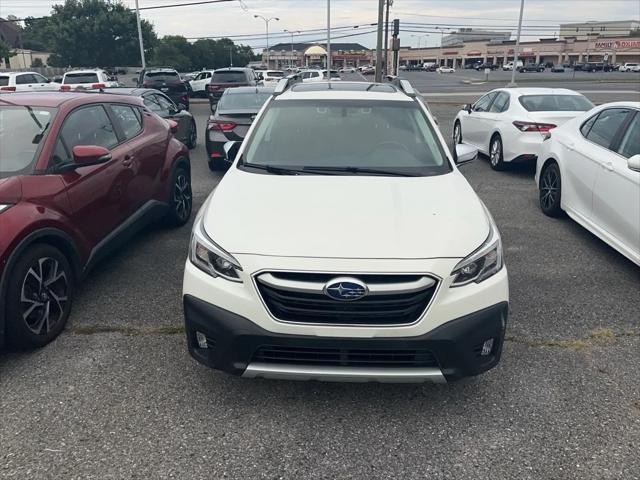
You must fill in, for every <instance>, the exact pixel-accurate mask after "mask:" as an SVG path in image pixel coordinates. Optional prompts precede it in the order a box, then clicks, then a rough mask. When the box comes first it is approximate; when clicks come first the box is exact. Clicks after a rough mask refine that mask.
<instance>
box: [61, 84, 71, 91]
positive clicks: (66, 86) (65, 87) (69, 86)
mask: <svg viewBox="0 0 640 480" xmlns="http://www.w3.org/2000/svg"><path fill="white" fill-rule="evenodd" d="M60 91H61V92H69V91H71V85H60Z"/></svg>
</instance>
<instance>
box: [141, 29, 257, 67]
mask: <svg viewBox="0 0 640 480" xmlns="http://www.w3.org/2000/svg"><path fill="white" fill-rule="evenodd" d="M232 59H233V65H235V66H244V65H246V64H247V63H249V62H250V61H251V60H253V59H254V55H253V50H252V49H251V47H248V46H246V45H236V44H235V43H233V41H232V40H230V39H228V38H221V39H219V40H212V39H202V40H198V41H196V42H195V43H189V42H188V41H187V40H186V39H185V38H184V37H181V36H167V37H163V38H161V39H160V40H159V41H158V45H157V47H156V50H155V52H154V56H153V58H152V60H151V64H152V65H163V66H172V67H174V68H176V69H178V70H183V71H186V70H199V69H203V68H213V69H215V68H222V67H228V66H229V65H230V63H231V60H232Z"/></svg>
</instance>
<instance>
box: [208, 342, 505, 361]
mask: <svg viewBox="0 0 640 480" xmlns="http://www.w3.org/2000/svg"><path fill="white" fill-rule="evenodd" d="M205 343H206V340H205ZM491 350H493V338H490V339H489V340H485V342H484V343H483V344H482V351H481V352H480V355H482V356H483V357H486V356H487V355H490V354H491Z"/></svg>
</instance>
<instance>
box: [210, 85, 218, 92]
mask: <svg viewBox="0 0 640 480" xmlns="http://www.w3.org/2000/svg"><path fill="white" fill-rule="evenodd" d="M207 88H208V89H209V91H210V92H217V91H218V90H220V87H219V86H218V85H209V86H208V87H207Z"/></svg>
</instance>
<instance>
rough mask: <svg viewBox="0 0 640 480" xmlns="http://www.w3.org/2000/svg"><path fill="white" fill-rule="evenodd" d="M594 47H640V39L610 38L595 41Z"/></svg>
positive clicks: (609, 48)
mask: <svg viewBox="0 0 640 480" xmlns="http://www.w3.org/2000/svg"><path fill="white" fill-rule="evenodd" d="M596 48H601V49H605V50H611V49H613V50H619V49H621V48H638V49H640V40H610V41H607V42H596Z"/></svg>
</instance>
